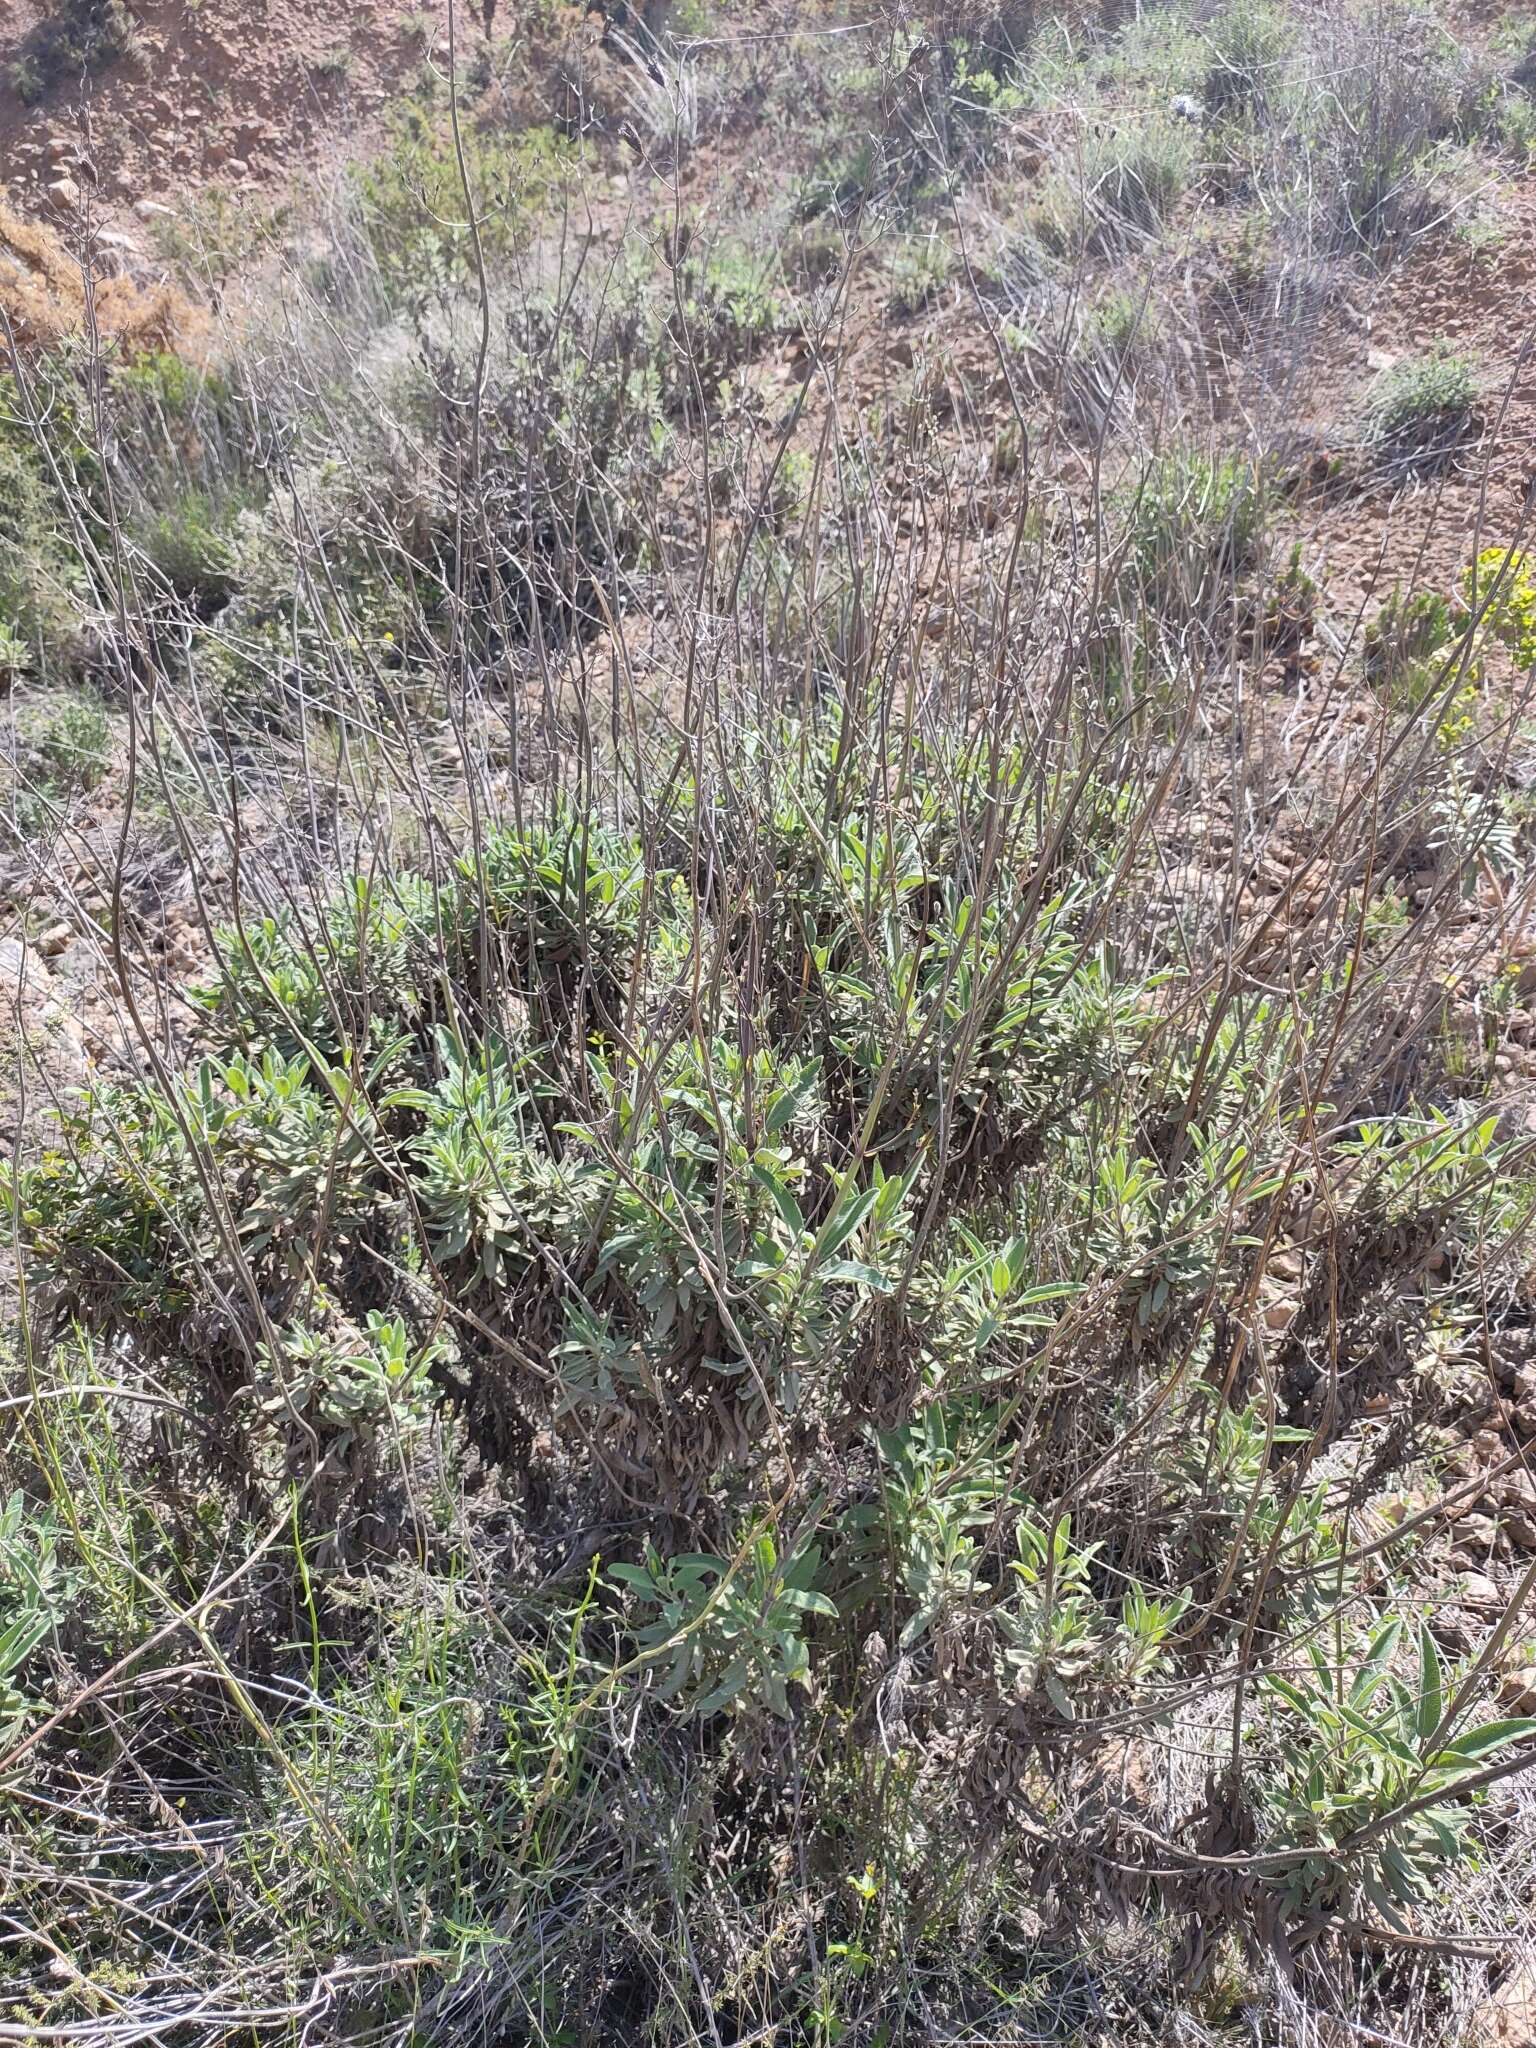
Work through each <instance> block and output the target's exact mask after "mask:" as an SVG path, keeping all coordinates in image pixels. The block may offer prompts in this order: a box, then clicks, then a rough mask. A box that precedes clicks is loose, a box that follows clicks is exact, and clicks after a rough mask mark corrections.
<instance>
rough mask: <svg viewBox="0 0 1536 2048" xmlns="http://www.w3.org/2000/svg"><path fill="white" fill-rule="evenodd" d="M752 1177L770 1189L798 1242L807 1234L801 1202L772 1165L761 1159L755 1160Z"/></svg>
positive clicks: (775, 1203)
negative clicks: (765, 1163)
mask: <svg viewBox="0 0 1536 2048" xmlns="http://www.w3.org/2000/svg"><path fill="white" fill-rule="evenodd" d="M752 1178H753V1179H754V1180H755V1181H757V1182H758V1183H759V1185H760V1186H762V1187H765V1188H766V1189H767V1190H768V1193H769V1194H770V1196H771V1197H772V1198H773V1206H774V1207H775V1208H776V1209H777V1210H778V1212H779V1214H780V1216H782V1217H783V1219H784V1221H785V1223H786V1224H787V1225H788V1226H789V1229H790V1230H791V1231H792V1233H793V1234H794V1237H795V1240H796V1242H797V1243H798V1241H799V1240H800V1239H801V1238H802V1237H804V1235H805V1217H804V1215H803V1214H802V1213H801V1209H800V1204H799V1203H798V1202H797V1201H796V1200H795V1198H794V1196H793V1195H792V1194H791V1193H790V1191H789V1189H788V1188H787V1187H786V1186H785V1185H784V1183H783V1181H782V1180H780V1178H779V1176H778V1175H777V1174H776V1173H775V1172H774V1171H773V1169H772V1167H770V1166H766V1165H764V1163H763V1162H762V1161H761V1160H754V1161H753V1165H752Z"/></svg>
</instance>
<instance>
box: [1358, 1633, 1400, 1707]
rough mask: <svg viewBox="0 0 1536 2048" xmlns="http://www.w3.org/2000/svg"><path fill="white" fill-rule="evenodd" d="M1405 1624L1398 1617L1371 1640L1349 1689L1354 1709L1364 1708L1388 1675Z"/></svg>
mask: <svg viewBox="0 0 1536 2048" xmlns="http://www.w3.org/2000/svg"><path fill="white" fill-rule="evenodd" d="M1402 1633H1403V1624H1402V1622H1401V1621H1400V1620H1399V1619H1398V1618H1397V1616H1396V1615H1394V1616H1393V1617H1392V1619H1391V1620H1390V1621H1388V1622H1384V1623H1383V1625H1382V1626H1381V1627H1380V1628H1379V1629H1377V1631H1376V1633H1375V1635H1374V1636H1372V1638H1371V1640H1370V1644H1369V1647H1368V1648H1367V1650H1366V1653H1365V1657H1364V1660H1363V1661H1362V1663H1361V1665H1360V1669H1359V1670H1358V1671H1357V1672H1356V1673H1355V1678H1354V1683H1353V1684H1352V1685H1351V1686H1350V1688H1349V1703H1350V1705H1351V1706H1352V1707H1363V1706H1364V1705H1365V1703H1366V1701H1367V1700H1368V1699H1369V1698H1370V1697H1371V1695H1372V1693H1374V1692H1375V1691H1376V1688H1377V1687H1378V1686H1379V1685H1380V1684H1381V1681H1382V1680H1383V1679H1384V1678H1385V1677H1386V1675H1387V1666H1388V1665H1389V1664H1390V1663H1391V1661H1392V1654H1393V1652H1394V1651H1395V1650H1396V1648H1397V1646H1398V1643H1399V1641H1400V1640H1401V1638H1402Z"/></svg>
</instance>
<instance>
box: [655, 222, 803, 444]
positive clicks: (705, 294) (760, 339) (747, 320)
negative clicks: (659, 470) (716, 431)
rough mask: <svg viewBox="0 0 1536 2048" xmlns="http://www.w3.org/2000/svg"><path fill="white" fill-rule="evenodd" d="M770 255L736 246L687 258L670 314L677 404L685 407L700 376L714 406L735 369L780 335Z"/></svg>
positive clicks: (671, 376)
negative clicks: (722, 385) (695, 380)
mask: <svg viewBox="0 0 1536 2048" xmlns="http://www.w3.org/2000/svg"><path fill="white" fill-rule="evenodd" d="M772 280H773V265H772V263H771V261H770V259H769V258H768V257H767V256H766V255H757V254H754V253H753V252H752V251H750V250H748V249H746V248H743V247H739V246H735V247H716V248H713V249H711V250H709V251H708V252H707V253H706V254H687V255H685V256H684V257H683V259H682V261H681V263H680V264H679V266H678V270H677V292H678V299H677V301H675V302H674V304H673V306H672V307H671V309H670V310H669V311H668V313H667V315H666V323H665V333H666V338H667V341H668V343H669V345H670V348H671V351H672V361H671V364H670V365H669V368H668V370H667V373H666V375H667V383H668V387H669V391H670V393H671V394H672V396H673V398H674V402H676V403H680V404H683V405H686V404H687V403H688V402H689V400H690V399H691V397H692V394H693V379H694V378H695V377H697V379H698V384H699V389H700V390H701V391H702V393H703V397H704V403H705V404H706V405H710V404H712V403H713V402H714V399H715V396H716V394H717V392H718V390H719V388H720V385H721V383H722V382H723V380H724V379H725V378H726V377H727V376H729V374H730V373H731V371H732V370H735V369H739V368H740V367H741V365H742V364H743V363H746V362H750V361H751V359H752V357H753V356H755V355H756V354H757V353H758V351H759V350H760V349H761V348H763V347H764V345H765V344H766V343H767V342H768V341H770V340H771V339H772V337H773V336H774V335H775V334H776V333H777V332H778V329H779V324H780V321H781V319H782V317H783V309H782V307H781V305H780V301H779V298H778V294H777V293H776V291H775V290H774V288H773V281H772Z"/></svg>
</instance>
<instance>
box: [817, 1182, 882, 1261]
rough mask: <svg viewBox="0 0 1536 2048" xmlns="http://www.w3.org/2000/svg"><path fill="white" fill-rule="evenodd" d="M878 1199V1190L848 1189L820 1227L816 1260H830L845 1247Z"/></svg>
mask: <svg viewBox="0 0 1536 2048" xmlns="http://www.w3.org/2000/svg"><path fill="white" fill-rule="evenodd" d="M879 1198H880V1190H879V1189H878V1188H850V1189H848V1190H847V1192H846V1193H845V1194H844V1195H843V1197H842V1199H841V1200H840V1201H839V1202H838V1205H837V1207H836V1208H835V1209H834V1210H833V1212H832V1214H831V1215H830V1216H829V1217H828V1219H827V1221H826V1222H825V1223H824V1224H823V1226H822V1231H821V1236H820V1238H819V1239H818V1240H817V1244H816V1256H817V1258H818V1260H820V1259H826V1258H830V1257H831V1256H832V1254H833V1252H835V1251H837V1250H838V1249H839V1248H840V1247H841V1246H843V1245H845V1244H846V1243H847V1242H848V1240H849V1238H850V1237H852V1235H853V1233H854V1232H855V1231H856V1230H857V1229H858V1227H859V1225H860V1224H861V1223H862V1222H863V1221H864V1218H865V1217H866V1216H867V1215H868V1214H869V1212H870V1210H871V1209H873V1207H874V1206H875V1203H876V1202H877V1201H878V1200H879Z"/></svg>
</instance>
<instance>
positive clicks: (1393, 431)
mask: <svg viewBox="0 0 1536 2048" xmlns="http://www.w3.org/2000/svg"><path fill="white" fill-rule="evenodd" d="M1477 400H1478V382H1477V374H1476V372H1475V371H1474V369H1473V367H1472V365H1471V364H1470V363H1469V362H1468V361H1467V359H1466V357H1465V356H1462V355H1459V354H1458V353H1457V352H1456V351H1455V350H1454V349H1452V348H1449V347H1447V346H1446V345H1444V344H1440V345H1438V346H1436V347H1435V348H1433V349H1430V350H1429V351H1427V352H1426V353H1425V354H1423V355H1420V356H1410V357H1407V358H1405V359H1404V360H1403V361H1402V362H1399V363H1394V364H1393V365H1392V367H1391V369H1389V370H1386V371H1384V372H1383V373H1382V376H1381V377H1380V379H1379V380H1378V382H1377V384H1376V386H1375V388H1374V390H1373V391H1372V392H1371V394H1370V396H1369V398H1368V399H1367V401H1366V424H1367V430H1368V433H1369V436H1370V439H1371V441H1372V442H1373V443H1374V444H1375V447H1376V448H1377V450H1378V452H1379V453H1380V454H1381V455H1382V456H1384V457H1386V458H1387V459H1388V460H1389V461H1392V462H1394V463H1400V464H1408V465H1416V464H1423V463H1431V462H1434V461H1437V460H1440V459H1442V458H1443V457H1445V456H1446V455H1448V454H1450V453H1451V452H1452V451H1453V450H1454V449H1456V448H1457V447H1458V446H1459V445H1460V444H1461V443H1462V442H1463V441H1464V440H1465V439H1466V437H1467V435H1468V433H1469V432H1470V431H1471V429H1472V426H1473V424H1474V420H1475V417H1476V410H1477Z"/></svg>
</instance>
